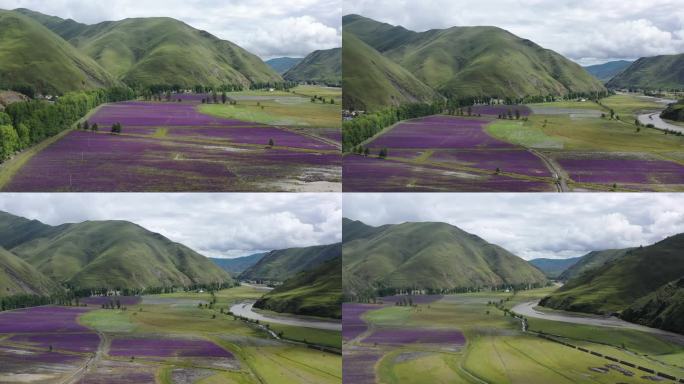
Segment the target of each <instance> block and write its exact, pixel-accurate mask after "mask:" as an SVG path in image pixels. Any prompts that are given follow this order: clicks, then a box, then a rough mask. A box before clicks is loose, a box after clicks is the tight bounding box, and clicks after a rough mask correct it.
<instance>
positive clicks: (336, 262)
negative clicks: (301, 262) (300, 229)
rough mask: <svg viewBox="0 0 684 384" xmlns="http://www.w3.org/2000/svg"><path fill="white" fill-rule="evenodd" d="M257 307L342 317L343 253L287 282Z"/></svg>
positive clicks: (270, 293)
mask: <svg viewBox="0 0 684 384" xmlns="http://www.w3.org/2000/svg"><path fill="white" fill-rule="evenodd" d="M254 306H255V307H257V308H262V309H267V310H271V311H275V312H289V313H295V314H299V315H308V316H319V317H332V318H337V319H339V318H341V317H342V254H341V253H338V256H336V257H335V258H333V259H331V260H328V261H326V262H325V263H323V264H321V265H319V266H318V267H315V268H312V269H308V270H305V271H302V272H300V273H298V274H297V275H295V276H294V277H292V278H290V279H288V280H286V281H285V282H284V283H283V284H282V285H280V286H278V287H276V288H275V289H274V290H272V291H270V292H268V293H267V294H265V295H264V296H263V297H261V298H260V299H259V300H258V301H257V302H256V303H255V304H254Z"/></svg>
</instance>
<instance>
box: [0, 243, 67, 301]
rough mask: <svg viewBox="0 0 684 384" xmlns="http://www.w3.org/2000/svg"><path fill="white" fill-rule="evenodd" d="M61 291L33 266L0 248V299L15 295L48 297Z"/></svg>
mask: <svg viewBox="0 0 684 384" xmlns="http://www.w3.org/2000/svg"><path fill="white" fill-rule="evenodd" d="M62 290H63V288H62V287H60V286H59V285H58V284H57V283H55V282H54V281H52V280H51V279H50V278H48V277H47V276H45V275H43V274H42V273H40V272H39V271H38V270H37V269H35V268H34V267H33V266H31V265H30V264H28V263H27V262H25V261H24V260H22V259H20V258H19V257H17V256H16V255H14V254H12V253H11V252H9V251H7V250H6V249H4V248H0V297H3V296H12V295H17V294H32V295H39V296H48V295H50V294H54V293H58V292H60V291H62Z"/></svg>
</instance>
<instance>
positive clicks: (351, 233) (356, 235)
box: [342, 217, 387, 243]
mask: <svg viewBox="0 0 684 384" xmlns="http://www.w3.org/2000/svg"><path fill="white" fill-rule="evenodd" d="M385 228H387V226H386V225H383V226H380V227H373V226H371V225H368V224H366V223H364V222H362V221H359V220H350V219H348V218H346V217H343V218H342V242H343V243H346V242H348V241H352V240H356V239H362V238H365V237H369V236H372V235H374V234H376V233H378V232H381V231H384V230H385Z"/></svg>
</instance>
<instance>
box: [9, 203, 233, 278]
mask: <svg viewBox="0 0 684 384" xmlns="http://www.w3.org/2000/svg"><path fill="white" fill-rule="evenodd" d="M0 218H1V220H0V239H3V242H4V243H5V244H10V245H13V247H12V248H11V249H9V250H10V251H11V252H12V253H13V254H15V255H17V256H18V257H20V258H21V259H23V260H24V261H26V262H27V263H29V264H31V265H32V266H33V267H35V268H36V269H37V270H38V271H40V272H41V273H42V274H44V275H46V276H48V277H50V278H51V279H53V280H55V281H56V282H59V283H67V284H69V285H71V286H74V287H78V288H145V287H161V286H190V285H193V284H211V283H229V282H231V281H232V280H231V278H230V276H229V275H228V273H226V272H225V271H223V270H221V269H220V268H219V267H218V266H216V265H215V264H214V263H212V262H211V260H209V259H207V258H206V257H204V256H202V255H200V254H198V253H197V252H195V251H193V250H191V249H190V248H188V247H186V246H184V245H182V244H178V243H175V242H172V241H171V240H169V239H167V238H165V237H164V236H162V235H160V234H158V233H153V232H150V231H148V230H146V229H144V228H142V227H140V226H138V225H136V224H133V223H130V222H126V221H86V222H83V223H76V224H63V225H60V226H56V227H51V226H46V225H45V224H42V223H39V222H36V221H28V220H26V219H23V218H19V217H16V216H12V215H9V214H3V215H1V216H0ZM13 218H14V219H13ZM12 222H13V223H12ZM21 228H27V229H29V230H30V231H31V232H28V233H27V234H25V235H23V236H22V235H21V234H20V229H21ZM5 239H8V240H5Z"/></svg>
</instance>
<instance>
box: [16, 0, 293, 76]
mask: <svg viewBox="0 0 684 384" xmlns="http://www.w3.org/2000/svg"><path fill="white" fill-rule="evenodd" d="M22 12H24V13H25V14H26V15H29V16H30V17H32V18H35V19H36V20H38V21H39V22H41V23H43V24H44V25H45V26H46V27H48V28H50V29H52V30H53V31H54V32H55V33H57V34H59V35H61V37H63V38H64V39H65V40H67V41H69V43H71V44H73V46H75V47H76V48H77V49H78V50H79V51H81V52H83V53H85V54H86V55H88V56H90V57H92V58H94V59H95V60H97V62H98V63H99V64H100V65H101V66H102V67H103V68H104V69H106V70H107V71H109V73H111V74H112V75H113V76H115V77H116V78H118V79H120V80H123V81H124V82H125V83H126V84H129V85H143V86H150V85H155V84H167V85H179V86H181V87H194V86H195V85H197V84H202V85H211V86H220V85H223V84H234V85H242V86H245V87H248V86H250V85H252V84H256V83H277V82H282V81H283V80H282V78H281V77H280V75H278V74H277V73H276V72H275V71H273V69H271V68H270V67H269V66H267V65H266V64H265V63H264V62H262V61H261V59H259V58H258V57H257V56H255V55H253V54H251V53H249V52H247V51H245V50H244V49H242V48H240V47H239V46H237V45H235V44H233V43H231V42H229V41H224V40H220V39H218V38H217V37H215V36H213V35H211V34H210V33H208V32H206V31H200V30H197V29H195V28H192V27H190V26H189V25H187V24H185V23H183V22H181V21H178V20H174V19H171V18H164V17H153V18H133V19H124V20H121V21H106V22H102V23H99V24H95V25H85V24H76V25H75V24H74V23H73V22H72V21H70V20H60V19H59V18H55V17H50V16H46V15H41V14H40V13H37V12H32V11H26V10H24V11H22Z"/></svg>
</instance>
